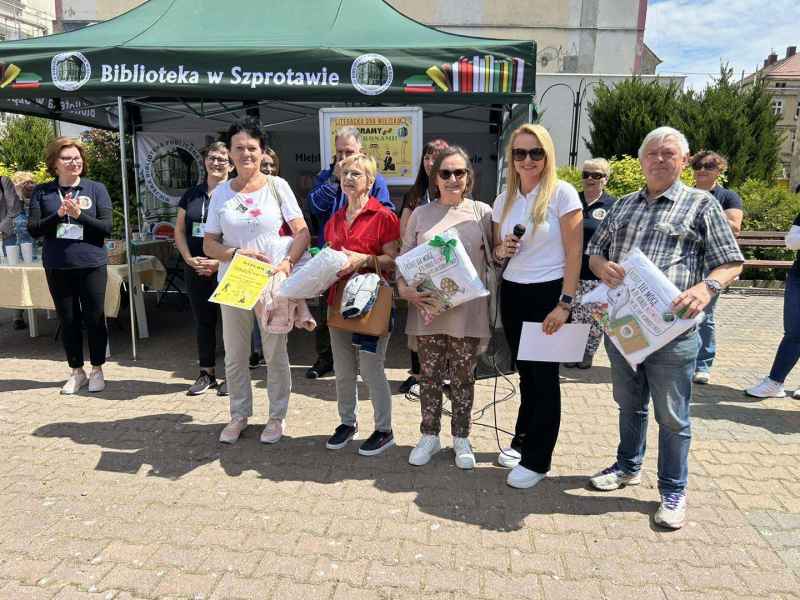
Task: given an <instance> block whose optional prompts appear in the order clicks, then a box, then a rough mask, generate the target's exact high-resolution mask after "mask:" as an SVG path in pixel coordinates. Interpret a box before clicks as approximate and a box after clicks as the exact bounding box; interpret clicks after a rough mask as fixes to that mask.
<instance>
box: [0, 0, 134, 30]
mask: <svg viewBox="0 0 800 600" xmlns="http://www.w3.org/2000/svg"><path fill="white" fill-rule="evenodd" d="M0 1H4V0H0ZM50 2H51V3H52V2H53V0H50ZM143 3H144V0H55V23H54V25H53V28H54V31H57V32H64V31H74V30H75V29H80V28H81V27H85V26H86V25H91V24H92V23H97V22H99V21H106V20H108V19H112V18H114V17H116V16H119V15H121V14H122V13H124V12H127V11H129V10H130V9H132V8H135V7H137V6H139V5H140V4H143Z"/></svg>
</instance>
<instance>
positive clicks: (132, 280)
mask: <svg viewBox="0 0 800 600" xmlns="http://www.w3.org/2000/svg"><path fill="white" fill-rule="evenodd" d="M117 115H118V121H119V159H120V160H119V162H120V168H121V169H122V210H123V214H124V215H125V254H126V255H127V257H128V310H129V312H130V313H131V351H132V353H133V360H136V305H135V304H134V299H133V294H134V288H135V287H136V270H135V269H134V268H133V266H134V262H133V254H132V252H131V228H130V223H129V221H128V202H129V199H128V170H127V169H126V168H125V164H126V158H127V156H126V154H127V153H126V152H125V103H124V102H123V101H122V96H117Z"/></svg>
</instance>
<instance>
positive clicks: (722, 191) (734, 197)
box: [711, 185, 742, 210]
mask: <svg viewBox="0 0 800 600" xmlns="http://www.w3.org/2000/svg"><path fill="white" fill-rule="evenodd" d="M711 195H712V196H714V198H716V199H717V200H718V201H719V203H720V205H721V206H722V210H728V209H729V208H738V209H739V210H742V199H741V198H740V197H739V194H737V193H736V192H734V191H733V190H729V189H728V188H724V187H722V186H721V185H715V186H714V187H713V188H712V189H711Z"/></svg>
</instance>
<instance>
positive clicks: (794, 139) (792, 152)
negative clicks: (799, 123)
mask: <svg viewBox="0 0 800 600" xmlns="http://www.w3.org/2000/svg"><path fill="white" fill-rule="evenodd" d="M790 137H791V140H792V149H791V150H790V151H789V152H790V154H794V144H795V142H796V141H797V132H796V131H794V130H792V135H791V136H790Z"/></svg>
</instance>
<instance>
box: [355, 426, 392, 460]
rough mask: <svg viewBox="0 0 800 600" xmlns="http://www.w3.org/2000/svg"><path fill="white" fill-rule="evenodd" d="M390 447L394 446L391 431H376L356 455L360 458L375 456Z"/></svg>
mask: <svg viewBox="0 0 800 600" xmlns="http://www.w3.org/2000/svg"><path fill="white" fill-rule="evenodd" d="M392 446H394V434H393V433H392V432H391V431H376V432H374V433H373V434H372V435H371V436H369V437H368V438H367V441H366V442H364V443H363V444H361V447H360V448H359V449H358V453H359V454H360V455H361V456H375V455H376V454H380V453H382V452H383V451H384V450H386V449H387V448H391V447H392Z"/></svg>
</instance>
